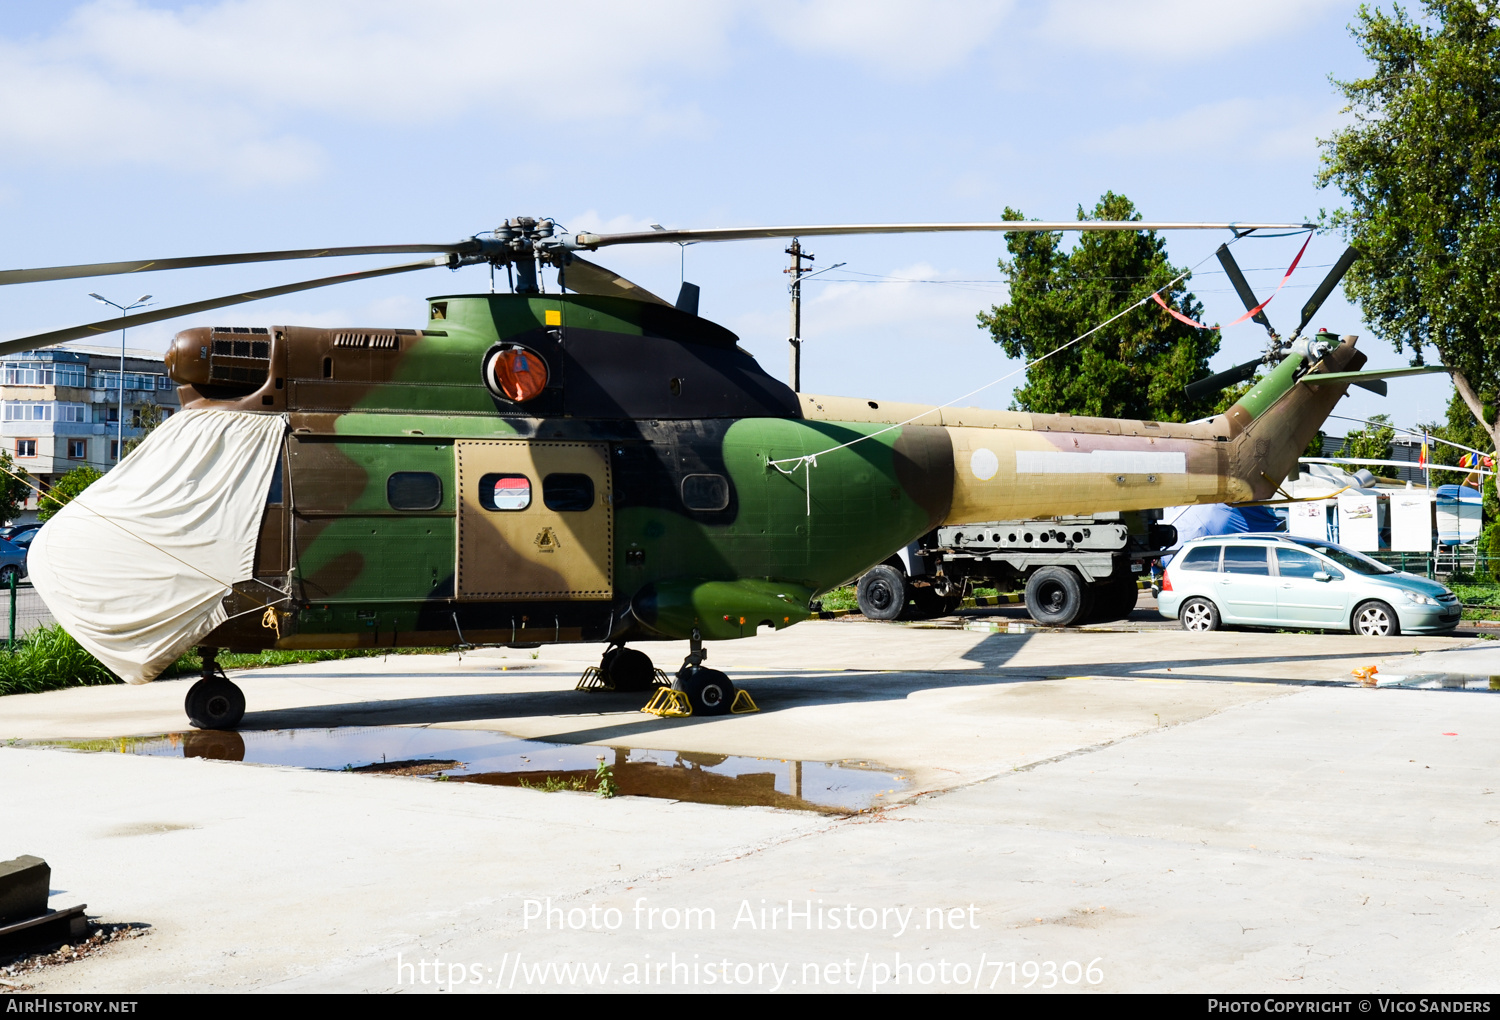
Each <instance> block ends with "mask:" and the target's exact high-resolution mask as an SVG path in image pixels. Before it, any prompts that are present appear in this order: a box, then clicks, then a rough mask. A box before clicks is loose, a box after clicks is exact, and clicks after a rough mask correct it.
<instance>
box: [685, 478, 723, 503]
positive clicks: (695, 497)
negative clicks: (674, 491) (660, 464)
mask: <svg viewBox="0 0 1500 1020" xmlns="http://www.w3.org/2000/svg"><path fill="white" fill-rule="evenodd" d="M682 505H683V506H685V507H687V508H688V509H689V510H723V509H724V508H725V507H727V506H728V505H729V479H727V478H725V477H724V476H723V475H688V476H687V477H686V478H684V479H683V480H682Z"/></svg>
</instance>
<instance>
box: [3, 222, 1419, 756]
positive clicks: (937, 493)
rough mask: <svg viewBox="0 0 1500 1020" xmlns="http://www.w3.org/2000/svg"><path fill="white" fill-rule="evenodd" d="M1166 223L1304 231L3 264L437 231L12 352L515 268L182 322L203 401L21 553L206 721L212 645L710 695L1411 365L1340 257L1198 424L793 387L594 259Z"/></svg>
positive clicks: (1243, 452)
mask: <svg viewBox="0 0 1500 1020" xmlns="http://www.w3.org/2000/svg"><path fill="white" fill-rule="evenodd" d="M1173 228H1199V229H1229V230H1234V231H1236V232H1237V233H1238V234H1245V233H1248V232H1250V231H1253V230H1258V229H1297V230H1301V229H1307V227H1306V225H1303V224H1230V223H1217V224H1196V223H1195V224H1172V223H1145V222H1139V221H1121V222H1101V221H1086V222H1063V223H1044V222H1037V221H1002V222H991V223H966V224H894V225H892V224H885V225H844V226H794V227H768V228H735V229H707V230H652V231H649V232H641V233H619V234H593V233H577V234H570V233H567V232H565V231H561V230H559V229H558V228H557V227H556V225H555V224H554V223H553V222H552V221H550V220H546V219H533V218H528V217H519V218H516V219H512V220H508V221H506V223H505V224H504V225H503V226H501V227H500V228H498V229H496V230H495V231H494V232H493V235H492V236H489V237H478V236H476V237H472V238H469V239H467V240H465V241H461V242H458V243H456V244H448V245H406V246H400V245H387V246H374V247H354V248H330V249H309V250H299V251H278V252H257V253H245V254H234V255H216V256H205V257H196V258H177V259H163V260H156V261H142V262H120V263H103V264H93V265H81V266H66V267H55V268H50V269H36V270H17V271H13V272H6V273H0V284H12V283H26V282H34V281H40V280H57V279H66V278H74V277H87V276H98V275H108V274H115V273H134V272H142V271H157V270H166V269H179V268H188V267H196V266H211V265H231V264H243V263H251V262H263V261H280V260H291V259H303V258H314V257H323V256H345V255H370V254H380V253H397V252H405V253H422V254H426V255H428V256H429V257H426V258H423V259H422V260H420V261H415V262H409V263H404V264H400V265H394V266H389V267H385V268H382V269H376V270H371V271H364V272H356V273H349V274H344V275H340V276H332V277H324V278H321V279H315V280H309V281H304V282H300V283H295V284H291V285H288V286H282V287H273V288H267V289H264V290H259V291H250V292H244V293H240V294H234V295H229V296H226V297H221V298H215V299H211V300H207V301H200V302H195V303H192V304H186V305H179V306H175V307H170V308H160V309H153V310H150V311H145V312H140V313H136V314H134V315H126V316H124V317H123V319H122V318H113V319H109V320H105V321H102V322H98V323H93V324H89V325H85V326H80V327H75V328H71V329H64V330H58V331H55V332H50V333H45V334H39V335H36V336H29V337H24V338H20V339H16V340H11V341H7V342H4V343H0V353H13V352H16V351H21V350H28V349H34V348H37V347H42V346H46V345H50V344H55V343H60V342H64V341H67V340H73V339H78V338H82V337H87V336H93V335H97V334H99V333H104V332H109V331H113V330H117V329H120V328H121V327H122V326H135V325H141V324H145V323H149V322H155V321H161V320H165V319H169V318H175V317H179V316H183V315H190V314H197V313H201V312H206V311H210V310H213V309H217V308H221V307H226V306H229V305H232V304H236V303H240V302H245V301H253V300H257V299H260V298H266V297H273V296H276V295H280V294H287V293H292V292H296V291H301V290H308V289H313V288H317V287H323V286H329V285H332V284H336V283H342V282H349V281H353V280H360V279H370V278H373V277H379V276H385V275H391V274H396V273H404V272H410V271H415V270H418V269H424V268H431V267H441V266H446V267H449V268H455V269H456V268H458V267H460V266H465V265H473V264H484V263H488V264H490V265H491V266H503V267H504V268H505V270H506V272H507V273H508V274H510V276H511V279H512V292H511V293H508V294H507V293H500V294H496V293H479V294H449V295H439V296H435V297H432V298H430V299H429V301H428V309H429V313H428V321H427V322H426V323H425V324H424V325H423V326H422V328H419V329H417V328H401V329H397V328H356V327H338V328H326V329H325V328H309V327H299V326H270V327H246V326H233V327H230V326H200V327H196V328H192V329H188V330H185V331H183V332H180V333H178V334H177V335H176V337H175V338H174V339H173V341H172V343H171V346H170V349H169V351H168V352H167V355H166V364H167V369H168V374H169V375H170V376H171V378H172V379H173V380H174V381H175V382H176V383H177V385H178V387H179V389H178V394H179V396H180V398H181V403H182V407H183V412H182V413H180V414H177V415H174V416H173V417H171V418H170V419H169V420H168V421H167V422H166V423H164V424H163V425H162V426H161V427H159V428H158V429H156V430H155V431H154V432H153V433H152V434H151V436H150V437H149V438H148V439H147V440H146V441H145V442H144V443H143V444H142V445H141V446H140V447H139V448H138V449H136V450H135V451H134V452H132V453H131V454H130V456H128V457H127V458H125V459H124V460H123V461H122V462H121V464H120V465H119V466H118V467H117V468H116V469H115V470H114V471H112V472H110V473H109V474H108V475H106V476H105V478H104V479H102V480H101V481H99V482H96V483H95V484H94V485H93V486H92V487H91V488H90V489H89V490H88V491H87V492H86V493H84V494H83V495H82V496H81V497H79V498H77V499H75V500H74V501H73V502H72V503H70V504H68V505H67V506H66V507H64V508H63V509H62V510H61V511H60V512H59V513H58V514H57V515H56V516H54V517H53V518H52V520H51V521H50V522H49V523H48V524H47V525H46V526H44V527H43V528H42V529H41V532H40V533H39V534H38V536H37V538H36V539H35V541H34V543H33V545H32V548H31V559H30V572H31V575H32V578H33V581H34V583H35V585H36V588H37V590H38V592H39V593H40V594H41V596H42V597H43V599H44V600H45V601H46V603H47V604H48V606H49V608H50V609H51V610H52V612H53V614H54V615H55V616H56V617H57V619H58V620H59V622H61V623H62V624H63V625H64V626H65V627H66V628H67V629H68V630H69V632H70V633H72V634H73V635H74V636H75V637H76V638H77V639H78V640H79V641H80V642H81V643H82V644H83V645H84V646H85V647H86V648H88V649H89V650H90V651H91V652H93V653H94V654H95V655H96V656H98V657H99V658H100V659H101V660H102V661H103V662H105V664H106V665H108V666H109V667H110V668H111V669H113V670H114V671H115V672H116V673H118V674H119V675H120V676H121V677H123V678H124V679H126V680H128V681H131V682H137V683H139V682H146V681H149V680H151V679H153V678H154V677H155V676H156V675H158V674H159V673H160V672H161V670H162V669H164V668H165V667H166V666H167V665H168V664H170V663H171V662H172V661H174V660H175V659H176V658H177V657H178V656H179V655H180V654H181V653H182V652H183V651H185V650H186V649H187V648H189V647H192V646H193V645H197V646H199V647H200V649H201V650H202V653H203V660H204V664H205V665H204V675H203V677H202V678H201V679H200V680H199V681H198V682H197V683H195V684H194V685H193V686H192V688H191V690H190V691H189V692H188V695H187V698H186V710H187V715H188V718H189V720H190V721H191V722H192V724H193V725H195V726H198V727H203V728H212V729H228V728H233V727H235V726H236V725H238V723H239V721H240V719H241V716H242V715H243V713H244V710H245V698H244V694H243V692H242V691H241V690H240V689H239V688H238V687H237V686H236V685H235V684H233V683H232V682H231V681H229V680H228V679H227V678H226V677H225V676H224V675H223V672H222V671H221V670H220V669H218V667H217V665H216V662H215V656H216V655H217V652H218V650H219V649H230V650H235V651H251V650H260V649H267V648H277V649H320V648H355V647H358V648H375V647H401V646H407V647H412V646H432V645H447V646H452V645H477V644H504V645H511V646H523V647H530V646H535V645H538V644H545V643H552V642H584V641H587V642H601V643H606V644H607V646H608V650H607V651H606V652H605V653H604V655H603V658H602V661H601V662H600V665H599V667H598V675H599V677H600V678H601V682H602V683H603V684H604V686H606V687H607V688H610V689H613V690H621V691H626V690H641V691H643V690H646V689H648V688H649V687H650V686H651V685H652V683H653V681H654V678H655V677H656V675H657V671H656V670H655V667H654V664H653V663H652V661H651V660H650V658H649V657H648V656H647V655H646V654H645V653H644V652H642V651H641V650H640V649H639V648H636V647H628V645H630V644H640V643H644V642H649V641H652V640H665V639H678V640H683V639H685V640H687V641H689V642H690V645H689V647H690V649H691V650H690V652H689V654H688V656H687V659H686V661H685V662H684V663H683V665H682V668H681V669H680V670H678V671H677V674H676V677H675V680H674V681H672V683H673V686H674V687H675V688H676V689H678V690H679V691H681V692H682V693H683V694H684V695H685V696H686V698H687V700H688V701H689V703H690V704H691V706H692V709H693V711H694V712H695V713H698V714H709V715H712V714H718V713H722V712H725V711H728V709H729V707H730V704H731V702H732V700H733V697H734V694H735V687H734V684H733V682H732V681H731V680H730V678H729V677H728V676H726V675H725V674H724V673H722V672H720V671H718V670H714V669H711V668H709V667H707V666H705V665H704V660H705V658H706V651H705V648H704V642H705V641H714V640H724V639H732V638H741V637H748V636H752V635H754V634H755V633H756V632H757V631H758V630H759V629H761V628H765V627H770V628H773V629H778V630H779V629H781V628H784V627H787V626H789V625H791V624H794V623H797V622H799V621H802V620H806V619H808V618H809V616H810V615H811V614H812V608H811V603H812V602H813V600H814V599H815V598H816V597H817V596H818V595H819V594H820V593H822V592H824V591H827V590H829V589H831V588H834V587H836V586H838V585H841V584H844V583H846V582H848V581H849V580H851V579H852V578H855V577H857V576H859V575H860V574H861V573H863V572H864V571H865V570H867V569H868V568H869V567H871V566H872V565H874V564H877V563H880V562H881V561H883V560H885V559H886V558H887V557H889V556H890V555H891V554H892V553H893V552H894V551H896V550H898V549H900V548H902V547H903V546H905V545H906V544H907V543H909V542H911V541H913V540H914V539H915V538H917V537H918V536H920V535H922V534H924V533H926V532H928V531H929V530H931V529H932V528H934V527H936V526H937V525H939V524H943V523H949V524H958V523H973V522H983V521H990V520H996V519H1017V518H1026V517H1035V516H1043V515H1061V514H1073V513H1087V512H1095V511H1101V510H1134V509H1142V508H1152V507H1160V506H1166V505H1175V504H1184V503H1199V502H1236V501H1245V500H1255V499H1264V498H1267V497H1269V496H1271V495H1272V494H1273V493H1274V492H1275V490H1276V484H1277V483H1276V481H1275V480H1277V479H1281V478H1283V477H1285V475H1286V473H1287V471H1288V469H1289V468H1290V467H1291V466H1292V465H1294V464H1295V463H1296V459H1297V457H1298V455H1299V453H1300V452H1301V450H1302V449H1303V448H1304V447H1305V446H1306V444H1307V443H1308V441H1309V440H1310V438H1311V437H1312V435H1313V434H1314V432H1315V431H1316V429H1317V428H1318V426H1319V425H1320V424H1321V423H1322V421H1323V420H1324V417H1325V416H1326V415H1327V414H1328V413H1329V411H1330V410H1331V409H1332V407H1333V405H1334V403H1335V402H1336V401H1337V400H1338V399H1339V398H1340V397H1341V396H1342V395H1343V393H1344V391H1345V389H1346V388H1347V386H1348V385H1349V383H1350V382H1351V381H1367V378H1373V377H1376V376H1380V375H1384V374H1399V372H1398V373H1360V372H1358V369H1359V368H1360V367H1361V365H1362V364H1363V363H1364V361H1365V358H1364V355H1363V354H1361V353H1359V352H1357V351H1356V350H1355V348H1354V339H1355V338H1353V337H1344V338H1343V339H1342V340H1341V341H1340V340H1338V339H1337V338H1334V337H1332V336H1331V335H1326V334H1320V335H1319V337H1317V338H1315V339H1314V338H1300V334H1301V331H1302V329H1303V328H1305V327H1306V325H1307V323H1308V321H1309V320H1310V319H1311V316H1312V314H1313V313H1314V312H1315V311H1316V308H1317V305H1318V304H1321V302H1322V299H1323V298H1324V297H1326V296H1327V293H1328V292H1329V291H1331V289H1332V286H1333V283H1336V282H1337V281H1336V278H1334V279H1331V281H1325V284H1326V286H1324V287H1322V288H1320V289H1319V292H1318V294H1317V295H1315V298H1316V301H1313V302H1309V304H1308V306H1307V307H1306V308H1304V310H1303V315H1302V322H1301V324H1300V325H1299V327H1298V330H1297V332H1296V334H1294V336H1293V338H1292V341H1290V342H1287V343H1280V342H1279V339H1278V346H1277V349H1276V351H1275V352H1274V353H1275V355H1276V356H1275V358H1274V359H1272V360H1273V361H1274V364H1273V365H1272V367H1271V370H1270V371H1269V372H1268V374H1266V375H1265V377H1264V378H1262V379H1261V381H1260V382H1259V383H1257V384H1256V385H1255V386H1254V387H1253V388H1252V389H1251V390H1250V391H1249V392H1248V393H1246V394H1245V395H1244V396H1243V397H1242V398H1240V399H1239V401H1238V402H1237V403H1235V404H1234V406H1233V407H1231V408H1230V409H1229V410H1228V411H1227V412H1226V413H1224V414H1221V415H1218V416H1216V417H1214V418H1211V419H1207V420H1204V421H1199V422H1193V423H1187V424H1181V423H1174V422H1154V421H1136V420H1120V419H1106V418H1087V417H1077V416H1071V415H1067V414H1029V413H1023V412H1014V411H994V410H981V409H976V408H968V407H964V408H954V407H948V406H944V407H927V406H923V405H916V404H892V403H889V402H883V401H881V402H877V401H874V400H863V399H855V398H848V397H829V396H818V395H811V394H804V393H798V392H794V391H793V390H792V389H791V388H790V387H788V386H787V385H785V384H784V383H782V382H780V381H778V380H777V379H775V378H773V377H771V376H770V375H769V374H767V373H766V372H765V371H764V370H763V369H762V368H761V367H760V365H759V364H758V363H757V362H756V360H755V359H754V358H753V357H752V356H751V355H750V354H748V353H747V352H746V351H745V350H743V349H742V348H741V347H740V346H739V345H738V342H737V337H736V336H735V335H734V334H733V333H731V332H730V331H729V330H727V329H725V328H723V327H722V326H719V325H717V324H715V323H713V322H710V321H708V320H707V319H704V318H701V317H699V316H698V315H697V288H696V287H693V286H692V285H691V284H684V286H683V291H682V293H681V294H680V295H679V298H678V300H677V301H676V302H675V303H671V302H667V301H665V300H663V299H662V298H659V297H657V296H656V295H654V294H651V293H650V292H648V291H646V290H645V289H644V288H642V287H640V286H637V285H635V284H633V283H631V282H630V281H628V280H625V279H623V278H622V277H620V276H618V275H616V274H614V273H612V272H610V271H609V270H607V269H605V268H603V267H602V266H599V265H597V264H595V263H592V262H590V261H587V260H585V259H584V258H583V257H582V256H581V255H580V254H579V253H580V252H584V251H588V252H593V251H595V250H597V249H599V248H604V247H608V246H611V245H619V244H636V243H658V244H659V243H686V242H700V241H728V240H736V239H746V238H776V237H791V238H797V237H807V236H818V235H836V234H874V233H909V232H929V231H955V230H986V231H996V232H1008V231H1019V230H1048V231H1054V230H1132V231H1134V230H1147V229H1173ZM540 266H552V267H554V268H555V269H556V270H557V272H558V282H559V284H560V285H561V288H562V289H561V291H560V292H558V293H543V291H542V289H541V287H540V286H539V276H538V272H539V267H540ZM1344 268H1347V265H1345V266H1344ZM1339 273H1340V275H1341V273H1342V270H1340V271H1339ZM1244 367H1245V366H1241V367H1240V368H1241V369H1243V368H1244ZM1234 371H1239V369H1237V370H1234ZM1242 374H1243V373H1242ZM1219 385H1225V384H1224V383H1220V384H1219Z"/></svg>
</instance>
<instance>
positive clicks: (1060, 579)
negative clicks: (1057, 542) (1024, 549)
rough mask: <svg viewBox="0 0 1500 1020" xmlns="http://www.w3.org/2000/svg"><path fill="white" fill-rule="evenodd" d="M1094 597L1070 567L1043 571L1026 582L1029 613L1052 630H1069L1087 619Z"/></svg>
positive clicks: (1039, 571) (1044, 569)
mask: <svg viewBox="0 0 1500 1020" xmlns="http://www.w3.org/2000/svg"><path fill="white" fill-rule="evenodd" d="M1093 596H1094V593H1093V592H1092V591H1090V590H1089V589H1088V588H1086V587H1085V586H1084V583H1083V578H1081V577H1079V576H1078V573H1077V571H1075V570H1072V569H1071V568H1069V567H1042V568H1041V569H1040V570H1038V571H1037V572H1036V573H1034V574H1032V575H1031V577H1029V578H1028V579H1027V581H1026V611H1027V612H1028V613H1030V614H1031V618H1032V619H1033V620H1035V621H1036V622H1037V623H1040V624H1043V625H1045V626H1048V627H1067V626H1069V625H1070V624H1074V623H1077V622H1078V621H1079V620H1082V619H1084V618H1085V617H1087V616H1088V614H1089V610H1090V609H1092V608H1093V606H1094V597H1093Z"/></svg>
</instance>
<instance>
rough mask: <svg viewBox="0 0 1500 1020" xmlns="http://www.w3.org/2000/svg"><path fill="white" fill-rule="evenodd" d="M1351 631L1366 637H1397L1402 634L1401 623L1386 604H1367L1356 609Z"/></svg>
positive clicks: (1394, 612)
mask: <svg viewBox="0 0 1500 1020" xmlns="http://www.w3.org/2000/svg"><path fill="white" fill-rule="evenodd" d="M1349 629H1350V630H1352V631H1354V633H1356V634H1362V635H1364V636H1365V637H1395V636H1396V635H1397V634H1400V633H1401V621H1400V620H1398V619H1397V618H1396V611H1395V610H1394V609H1392V608H1391V607H1390V606H1388V605H1386V604H1385V603H1384V602H1365V603H1363V604H1362V605H1359V606H1356V607H1355V609H1354V616H1353V623H1352V624H1351V626H1350V628H1349Z"/></svg>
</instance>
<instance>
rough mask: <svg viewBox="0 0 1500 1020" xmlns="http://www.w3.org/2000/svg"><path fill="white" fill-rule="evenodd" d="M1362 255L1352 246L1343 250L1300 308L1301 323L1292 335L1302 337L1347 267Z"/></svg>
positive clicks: (1347, 269)
mask: <svg viewBox="0 0 1500 1020" xmlns="http://www.w3.org/2000/svg"><path fill="white" fill-rule="evenodd" d="M1362 254H1363V252H1361V251H1360V250H1359V249H1358V248H1356V247H1354V246H1353V245H1350V246H1349V247H1348V248H1346V249H1344V254H1342V255H1340V256H1339V260H1338V261H1337V262H1335V263H1334V264H1333V268H1332V269H1330V270H1329V271H1328V275H1327V276H1325V277H1323V282H1322V283H1320V284H1318V289H1317V290H1315V291H1313V294H1312V297H1310V298H1308V299H1307V304H1305V305H1303V306H1302V321H1301V322H1299V323H1297V332H1296V333H1295V334H1293V335H1294V336H1301V335H1302V331H1303V330H1304V329H1306V328H1307V324H1308V323H1309V322H1311V321H1312V317H1313V316H1314V315H1317V314H1318V309H1319V308H1322V307H1323V302H1324V301H1327V300H1328V295H1330V294H1332V293H1333V288H1335V287H1337V286H1338V285H1339V281H1340V280H1342V279H1343V278H1344V274H1345V273H1347V272H1348V271H1349V267H1350V266H1352V265H1354V260H1355V259H1357V258H1359V257H1360V255H1362Z"/></svg>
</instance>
